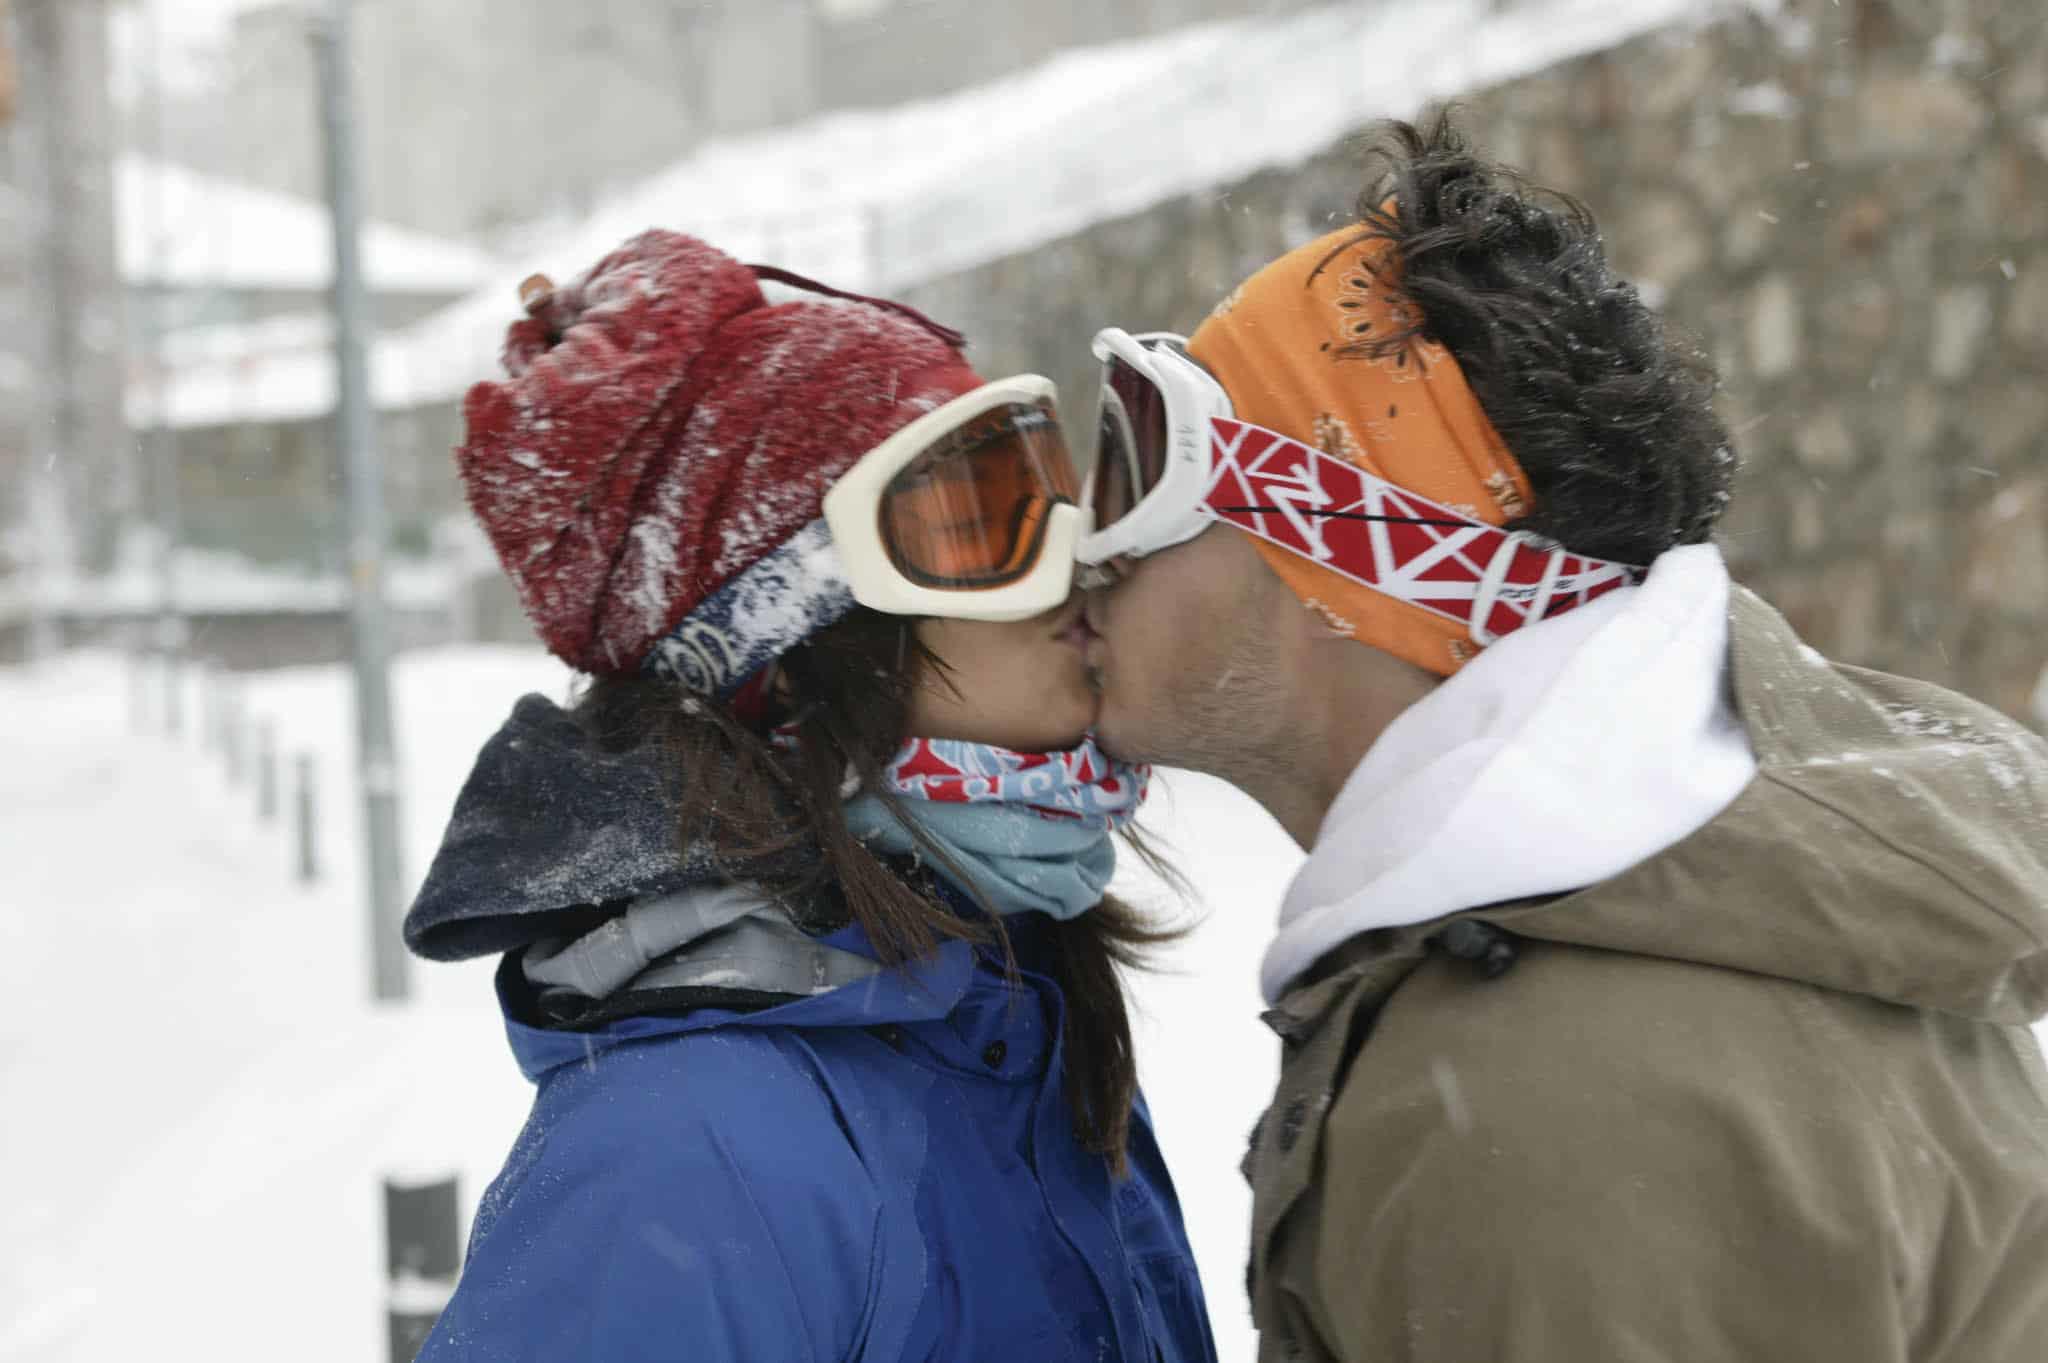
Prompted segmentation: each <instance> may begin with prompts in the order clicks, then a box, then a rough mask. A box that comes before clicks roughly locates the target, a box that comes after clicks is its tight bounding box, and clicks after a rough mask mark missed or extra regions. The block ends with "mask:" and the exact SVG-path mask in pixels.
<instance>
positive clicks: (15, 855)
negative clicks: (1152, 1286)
mask: <svg viewBox="0 0 2048 1363" xmlns="http://www.w3.org/2000/svg"><path fill="white" fill-rule="evenodd" d="M566 681H567V674H566V673H565V672H564V671H563V670H562V669H561V668H560V667H559V666H558V665H556V664H555V663H553V662H552V661H551V660H549V659H548V658H546V657H545V656H544V655H542V654H539V653H537V652H532V651H527V650H520V649H506V648H497V649H487V648H465V649H452V650H443V651H438V652H433V653H423V654H415V655H411V656H409V657H407V658H406V659H405V660H404V661H403V662H401V663H400V665H399V666H398V668H397V674H396V690H397V697H398V709H399V715H400V724H401V732H400V745H401V758H402V762H403V766H404V770H405V787H404V789H405V801H406V803H405V807H404V808H405V838H406V856H407V863H408V866H409V868H410V869H411V871H412V873H413V874H414V875H415V876H416V875H417V874H418V873H419V872H420V871H421V870H423V869H424V863H425V859H426V857H427V856H428V855H430V854H431V851H432V848H433V846H434V844H435V842H436V841H437V840H438V836H439V833H440V825H441V822H442V820H443V819H444V818H445V817H446V814H447V811H448V808H449V806H450V804H451V803H452V802H453V800H454V797H455V792H456V790H457V788H458V787H459V785H460V783H461V781H462V778H463V776H464V775H465V774H466V773H467V770H468V764H469V760H470V758H471V756H472V754H473V753H474V751H475V749H476V747H477V746H478V745H479V744H480V743H481V742H482V740H483V739H484V737H485V736H486V735H487V734H489V732H490V731H491V730H492V729H493V728H495V727H496V725H497V723H498V721H499V720H500V718H501V717H502V716H503V715H504V713H505V712H506V711H507V710H508V709H509V708H510V705H511V702H512V700H513V698H514V697H516V696H517V695H518V694H520V693H521V692H523V691H528V690H540V691H544V692H548V693H551V694H554V695H556V696H557V697H559V696H560V695H561V693H562V692H563V690H564V688H565V686H566ZM130 684H131V679H130V677H129V675H128V673H127V671H126V669H125V667H124V665H123V664H122V663H121V661H120V660H119V659H118V658H117V657H115V656H113V655H106V654H86V655H73V656H71V657H68V658H65V659H62V660H59V661H56V662H54V663H51V664H48V665H45V666H43V667H40V668H36V669H14V670H4V671H0V713H4V714H6V715H7V717H8V732H9V740H8V748H7V756H8V759H9V760H8V761H7V762H6V763H5V764H4V765H0V829H4V830H5V832H4V835H0V838H4V853H5V855H0V906H4V908H5V912H4V914H0V991H4V995H5V997H6V998H7V1000H8V1017H9V1018H10V1020H11V1021H10V1025H9V1026H8V1027H7V1028H6V1029H5V1031H4V1032H0V1094H5V1098H6V1107H7V1113H8V1120H7V1121H6V1122H5V1123H4V1124H0V1207H4V1208H5V1209H6V1214H7V1224H8V1229H9V1232H10V1234H9V1236H8V1243H7V1247H6V1248H5V1249H4V1250H0V1361H4V1363H14V1361H15V1360H24V1361H25V1360H35V1363H71V1361H72V1360H93V1361H94V1363H108V1361H109V1360H117V1359H129V1358H141V1357H154V1356H161V1355H162V1354H164V1353H165V1352H166V1348H165V1346H166V1344H167V1342H168V1343H169V1344H170V1345H171V1347H170V1352H171V1353H172V1354H173V1355H175V1356H183V1355H185V1354H187V1353H191V1352H194V1351H196V1350H197V1349H198V1348H199V1347H200V1346H201V1343H202V1341H203V1343H204V1349H205V1352H206V1354H207V1356H208V1357H212V1358H218V1359H223V1360H233V1359H250V1360H255V1359H263V1360H271V1359H275V1358H278V1357H282V1356H287V1355H288V1356H290V1357H292V1358H294V1359H301V1360H306V1361H307V1363H326V1361H327V1360H332V1361H333V1363H344V1361H345V1363H366V1361H367V1360H374V1359H381V1358H382V1357H383V1347H384V1346H383V1338H382V1333H381V1331H382V1316H381V1311H382V1298H381V1295H380V1294H381V1292H382V1273H383V1266H382V1261H381V1255H382V1247H381V1241H380V1238H379V1237H380V1234H381V1230H380V1220H381V1211H380V1207H379V1202H378V1198H379V1194H378V1178H379V1175H380V1174H381V1173H383V1172H384V1171H387V1170H396V1171H409V1170H416V1169H421V1168H434V1167H452V1168H454V1169H456V1170H458V1171H459V1172H460V1174H461V1177H462V1180H463V1196H464V1201H465V1204H473V1202H474V1199H475V1197H476V1195H477V1194H478V1193H479V1192H480V1191H481V1190H482V1188H483V1185H484V1183H485V1182H486V1181H487V1180H488V1179H489V1177H490V1176H491V1174H492V1173H493V1172H494V1171H495V1170H496V1168H497V1165H498V1162H499V1160H500V1159H501V1158H502V1156H503V1154H504V1151H505V1149H506V1147H507V1146H508V1145H509V1143H510V1141H511V1139H512V1136H513V1134H514V1133H515V1131H516V1130H517V1128H518V1125H519V1122H520V1121H521V1119H522V1118H523V1116H524V1113H525V1109H526V1104H527V1098H528V1093H529V1090H528V1088H527V1086H526V1084H525V1082H524V1081H523V1080H522V1079H521V1078H520V1077H519V1074H518V1072H517V1070H516V1069H515V1068H514V1066H513V1063H512V1060H511V1057H510V1055H509V1054H508V1053H507V1052H506V1050H505V1047H504V1043H503V1039H502V1036H501V1033H500V1031H499V1027H498V1019H497V1015H496V1011H495V1009H494V1008H493V1006H492V1004H491V997H490V988H489V971H490V967H489V966H488V965H487V964H483V965H475V966H418V967H417V968H416V970H415V973H414V984H415V987H416V992H415V1000H414V1002H412V1003H410V1004H409V1005H406V1006H404V1007H401V1008H390V1007H383V1008H380V1007H375V1006H372V1005H371V1004H370V1003H369V1001H368V997H367V995H368V984H367V981H368V978H369V968H368V964H367V955H366V949H365V929H364V925H363V914H362V911H361V909H360V907H359V904H358V899H357V891H356V886H357V868H356V866H355V864H354V861H353V859H352V856H351V852H350V849H351V848H352V847H353V842H354V838H355V827H356V810H355V806H354V803H353V797H352V795H351V793H350V790H349V785H348V781H347V779H346V777H347V773H348V771H349V766H348V754H349V743H350V730H349V724H350V719H349V714H350V711H349V708H348V693H347V691H346V689H345V678H344V676H343V674H342V673H341V671H340V670H339V669H334V668H306V669H292V670H285V671H279V672H273V673H268V674H263V675H259V676H252V677H249V678H247V679H245V681H244V683H243V686H242V694H243V697H244V702H245V706H246V709H247V711H248V713H249V714H250V715H251V716H252V718H254V717H266V718H269V719H271V720H272V721H273V722H274V723H275V725H276V727H277V732H278V742H279V746H280V747H281V748H282V749H283V750H284V751H285V752H286V753H287V754H289V753H292V752H296V751H298V750H302V749H303V750H307V751H310V752H312V753H313V754H314V755H315V757H316V761H317V763H318V767H319V770H320V773H321V777H322V782H321V786H322V789H321V796H322V800H323V804H324V808H323V811H322V816H321V820H320V826H321V836H322V839H323V842H322V845H321V848H320V851H321V854H322V856H323V858H324V860H325V863H326V869H327V872H328V877H327V878H326V879H324V880H322V881H321V882H319V883H317V884H315V885H312V886H301V885H299V884H298V883H296V882H295V880H294V879H293V874H292V855H291V850H290V847H289V845H288V839H287V838H286V836H285V828H284V826H283V825H282V824H279V825H277V826H270V825H265V824H263V823H261V822H259V821H258V820H257V818H256V817H255V812H254V797H253V794H252V791H251V790H250V788H249V787H248V786H247V785H246V784H244V785H241V786H236V785H232V784H230V783H229V781H228V780H227V779H226V776H225V774H224V771H223V764H222V763H221V761H220V760H219V759H218V757H217V756H215V755H214V754H213V753H212V752H210V751H209V750H208V749H207V748H206V747H205V745H204V744H203V743H202V742H201V740H200V737H199V735H198V734H197V733H196V732H194V731H195V730H196V728H197V727H198V726H197V719H198V715H199V707H200V701H201V697H200V694H199V689H198V687H197V685H196V684H195V685H194V686H192V687H191V688H190V689H189V694H188V696H187V704H186V719H187V732H186V736H185V737H184V738H183V739H172V738H168V737H165V736H164V735H163V734H162V733H161V732H160V731H159V730H158V728H157V726H156V725H154V724H151V725H150V726H148V728H146V729H145V730H144V731H142V732H138V731H137V730H136V728H135V726H134V720H133V715H134V711H133V706H132V697H131V693H130ZM1150 817H1151V821H1152V823H1153V826H1154V828H1155V830H1156V831H1157V832H1159V833H1160V834H1161V835H1162V836H1163V838H1164V839H1165V840H1166V841H1167V842H1168V843H1169V844H1170V845H1171V847H1172V850H1173V851H1174V852H1175V853H1176V855H1177V856H1178V858H1179V860H1180V864H1181V865H1182V866H1184V867H1185V868H1186V869H1187V870H1188V872H1189V873H1190V876H1191V878H1192V879H1193V880H1194V881H1195V883H1197V884H1199V885H1201V886H1203V887H1204V890H1205V892H1206V898H1207V900H1208V902H1209V904H1211V905H1212V906H1213V912H1212V913H1210V915H1209V916H1208V918H1207V919H1206V921H1205V922H1204V923H1203V924H1202V926H1201V928H1200V930H1199V931H1197V932H1196V933H1195V934H1194V935H1193V937H1192V938H1191V939H1190V940H1188V941H1187V942H1186V943H1185V944H1183V945H1182V946H1181V947H1179V948H1178V949H1177V950H1176V951H1175V952H1174V953H1173V954H1172V955H1171V957H1170V958H1169V961H1168V964H1169V966H1170V969H1169V971H1167V972H1165V973H1161V974H1157V975H1153V976H1149V977H1146V978H1144V979H1143V980H1141V982H1140V983H1139V986H1138V990H1139V996H1140V1006H1141V1009H1142V1013H1143V1016H1142V1018H1141V1021H1140V1037H1139V1045H1140V1050H1141V1055H1142V1056H1143V1057H1144V1062H1143V1063H1144V1069H1145V1077H1146V1084H1147V1088H1148V1092H1149V1095H1150V1099H1151V1102H1152V1106H1153V1110H1154V1114H1155V1116H1156V1117H1157V1119H1158V1122H1159V1125H1160V1129H1161V1136H1162V1140H1163V1142H1164V1144H1165V1147H1166V1154H1167V1158H1168V1160H1169V1162H1170V1163H1171V1164H1172V1166H1173V1168H1174V1171H1175V1174H1176V1177H1177V1178H1178V1180H1179V1182H1180V1186H1181V1193H1182V1197H1183V1200H1184V1202H1185V1204H1186V1209H1187V1214H1188V1219H1189V1222H1190V1229H1191V1231H1192V1233H1193V1235H1194V1238H1195V1245H1196V1251H1197V1254H1198V1256H1199V1257H1200V1259H1201V1263H1202V1270H1203V1276H1204V1278H1205V1280H1206V1281H1207V1283H1208V1284H1209V1289H1210V1293H1211V1298H1212V1310H1213V1313H1214V1315H1215V1321H1216V1329H1217V1335H1218V1339H1219V1342H1220V1344H1221V1346H1222V1350H1223V1357H1224V1358H1225V1359H1226V1360H1248V1359H1250V1358H1251V1356H1252V1336H1251V1331H1250V1328H1249V1324H1248V1322H1247V1321H1246V1319H1245V1311H1244V1307H1243V1291H1242V1288H1241V1286H1240V1284H1241V1283H1242V1281H1243V1258H1244V1243H1245V1230H1244V1226H1245V1221H1246V1218H1247V1216H1248V1212H1249V1197H1248V1195H1247V1193H1246V1192H1245V1190H1244V1185H1243V1183H1242V1181H1241V1180H1240V1178H1239V1177H1238V1174H1237V1171H1236V1165H1237V1160H1238V1158H1239V1156H1240V1155H1241V1154H1242V1151H1243V1142H1244V1134H1245V1132H1246V1131H1247V1130H1248V1129H1249V1128H1250V1125H1251V1123H1252V1120H1253V1118H1254V1117H1255V1116H1256V1114H1257V1111H1258V1108H1259V1106H1260V1105H1261V1103H1262V1101H1263V1098H1264V1095H1265V1092H1266V1090H1267V1088H1268V1086H1269V1084H1270V1081H1271V1076H1272V1073H1273V1068H1274V1061H1275V1056H1274V1052H1273V1048H1272V1046H1271V1045H1270V1044H1269V1041H1270V1038H1269V1035H1268V1034H1267V1033H1266V1031H1265V1029H1264V1028H1263V1027H1261V1026H1260V1025H1259V1023H1258V1022H1257V1020H1256V1015H1257V1011H1258V999H1257V990H1256V985H1255V978H1254V969H1255V966H1256V963H1257V959H1258V954H1259V950H1260V948H1261V946H1262V944H1263V938H1264V934H1265V928H1266V925H1267V923H1268V922H1269V921H1270V918H1271V914H1272V911H1273V906H1274V904H1275V903H1276V901H1277V898H1278V893H1279V888H1280V886H1281V885H1282V884H1283V883H1284V881H1285V879H1286V877H1287V875H1288V874H1289V873H1290V872H1291V870H1292V868H1293V866H1294V864H1295V862H1296V860H1297V854H1296V853H1295V852H1294V850H1293V848H1292V845H1291V844H1290V843H1288V842H1287V840H1286V838H1285V837H1284V836H1283V835H1282V834H1281V833H1280V831H1279V829H1278V828H1277V827H1276V826H1274V825H1273V824H1272V823H1271V821H1270V820H1268V819H1267V818H1266V817H1265V815H1264V814H1262V813H1261V812H1260V811H1258V810H1257V809H1256V807H1254V806H1252V805H1251V804H1250V803H1249V802H1248V801H1246V800H1244V799H1243V798H1242V797H1240V796H1238V795H1236V794H1235V793H1234V792H1231V791H1229V790H1228V789H1226V788H1224V787H1222V786H1220V785H1218V784H1217V783H1215V782H1211V781H1208V780H1206V779H1202V778H1197V777H1191V776H1185V775H1175V776H1173V777H1171V778H1169V779H1167V780H1165V781H1164V782H1162V788H1161V793H1160V795H1159V796H1158V797H1157V798H1156V799H1155V802H1154V805H1153V808H1152V811H1151V816H1150ZM1129 888H1130V889H1132V890H1133V891H1135V892H1136V893H1138V894H1139V895H1141V896H1142V895H1147V894H1156V890H1155V889H1152V888H1149V887H1147V886H1145V885H1143V884H1142V883H1133V885H1132V886H1130V887H1129Z"/></svg>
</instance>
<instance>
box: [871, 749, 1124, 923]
mask: <svg viewBox="0 0 2048 1363" xmlns="http://www.w3.org/2000/svg"><path fill="white" fill-rule="evenodd" d="M885 775H886V779H887V781H888V783H889V789H890V791H891V792H892V793H893V794H895V795H897V796H898V797H900V798H901V799H903V800H906V801H908V800H915V801H918V802H919V804H918V806H917V809H916V819H917V824H918V828H919V829H920V830H921V831H922V832H923V833H924V835H925V836H926V837H927V838H928V839H929V840H930V841H931V842H933V843H935V844H936V845H937V846H938V847H939V848H940V849H941V850H942V851H944V852H945V853H946V854H947V856H949V857H950V858H951V859H952V860H953V861H954V863H955V864H957V865H958V866H959V867H960V868H961V869H962V870H963V871H965V872H966V873H967V875H968V876H969V878H970V879H972V880H973V881H974V884H973V885H972V886H968V887H963V888H969V889H974V890H978V891H980V892H981V894H982V895H984V896H985V897H986V898H987V899H988V900H989V902H990V903H991V904H993V905H994V906H995V908H996V909H997V911H999V912H1001V913H1025V912H1037V913H1045V914H1050V915H1052V916H1053V917H1054V918H1062V919H1065V918H1073V917H1075V916H1077V915H1079V914H1083V913H1086V912H1087V911H1088V910H1089V909H1092V908H1094V907H1095V906H1096V905H1097V904H1099V903H1101V902H1102V895H1103V891H1104V890H1106V889H1107V888H1108V887H1109V880H1110V876H1111V875H1112V874H1114V872H1115V870H1116V847H1115V844H1114V843H1113V842H1112V841H1111V840H1110V834H1111V833H1113V832H1115V831H1116V830H1117V829H1119V828H1123V827H1124V826H1126V825H1127V824H1129V823H1130V821H1131V819H1132V818H1133V817H1134V816H1135V815H1136V814H1137V812H1138V806H1139V805H1140V804H1142V803H1143V802H1144V799H1145V792H1146V788H1147V786H1148V785H1149V783H1150V780H1151V769H1150V768H1149V767H1138V766H1131V765H1129V764H1127V763H1122V762H1114V761H1111V760H1110V759H1109V758H1108V757H1106V756H1105V755H1104V754H1103V752H1102V750H1101V749H1100V748H1098V747H1096V746H1095V742H1094V740H1093V739H1084V740H1083V741H1082V743H1081V746H1079V747H1077V748H1073V749H1070V750H1068V751H1066V752H1054V753H1020V752H1012V751H1010V750H1009V749H1007V748H997V747H992V746H990V745H988V744H985V743H967V742H962V741H960V740H957V739H947V738H915V739H912V740H911V741H910V742H908V743H906V744H904V746H903V750H902V751H901V752H899V753H898V754H897V755H896V758H895V760H894V761H892V762H891V763H890V764H889V766H888V769H887V772H886V774H885ZM846 821H847V825H848V827H849V828H850V829H851V830H852V832H853V835H854V836H855V837H857V838H859V839H860V840H861V841H863V842H865V843H867V844H868V845H869V846H870V847H873V848H875V849H876V850H877V851H881V852H886V853H890V854H893V855H897V856H912V855H916V854H917V852H918V850H919V849H918V846H917V844H916V843H915V842H914V841H913V840H912V839H911V836H910V833H909V831H908V830H907V829H905V828H904V826H903V824H902V822H901V821H900V820H898V819H897V818H896V816H895V815H894V814H892V813H891V812H890V811H889V809H888V807H887V806H886V805H884V804H883V803H882V801H881V800H880V799H878V798H877V797H875V796H874V795H872V794H864V795H858V796H855V797H854V798H853V799H851V800H849V801H847V804H846Z"/></svg>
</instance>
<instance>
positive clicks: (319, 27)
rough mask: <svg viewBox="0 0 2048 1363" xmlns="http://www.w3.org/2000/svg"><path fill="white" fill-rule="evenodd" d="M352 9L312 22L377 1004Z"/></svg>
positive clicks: (367, 410) (389, 802) (377, 624)
mask: <svg viewBox="0 0 2048 1363" xmlns="http://www.w3.org/2000/svg"><path fill="white" fill-rule="evenodd" d="M349 6H350V0H326V5H325V9H324V11H320V10H316V11H315V12H314V14H313V21H312V37H313V59H314V64H315V66H316V67H317V68H318V70H319V74H320V113H321V126H322V128H323V130H324V132H325V139H324V141H325V144H326V152H327V196H328V204H329V210H330V213H331V215H332V218H333V223H334V369H335V390H336V412H335V430H336V432H337V434H338V435H339V437H340V440H341V447H342V462H343V467H344V468H345V469H346V471H347V473H346V477H347V483H348V564H349V580H350V612H349V619H350V625H351V629H350V634H351V636H352V643H353V652H354V655H355V674H356V677H355V693H356V766H357V775H358V778H359V780H360V782H361V785H362V791H363V814H364V820H363V828H364V832H365V834H366V837H365V843H366V851H367V855H368V861H369V865H368V871H369V875H368V879H367V881H366V884H367V888H368V892H369V893H368V899H369V912H370V922H369V928H370V961H371V970H372V977H373V978H372V985H373V989H374V992H375V995H376V997H377V998H380V999H402V998H404V997H405V995H406V987H407V986H406V974H407V972H406V959H405V947H404V944H403V943H402V941H401V940H400V938H399V921H400V917H401V915H402V914H403V912H404V905H403V904H402V903H401V902H400V899H399V867H398V769H397V758H396V755H395V752H394V748H393V744H392V739H391V690H390V677H389V675H388V673H389V663H390V652H391V647H390V638H389V622H388V620H387V619H386V616H385V612H384V538H385V535H384V477H383V467H382V465H381V464H380V463H379V461H378V456H377V444H376V436H377V432H376V426H375V417H374V414H373V413H372V411H371V407H370V383H369V373H368V369H367V364H366V356H367V348H368V339H369V330H370V326H369V316H368V307H367V304H366V302H365V297H364V290H363V278H362V262H361V257H360V253H359V236H360V229H361V220H362V210H361V205H360V204H359V203H358V202H357V199H356V164H355V156H356V153H355V131H356V130H355V107H354V96H353V94H352V92H351V89H350V79H349V75H350V72H349V61H350V54H351V51H352V48H351V46H350V43H349Z"/></svg>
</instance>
